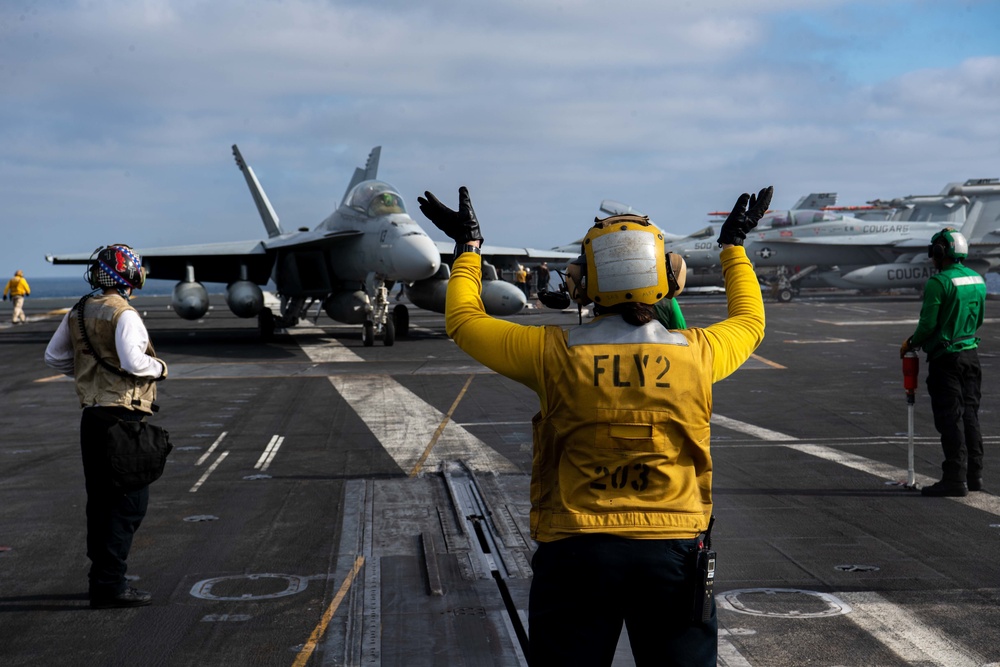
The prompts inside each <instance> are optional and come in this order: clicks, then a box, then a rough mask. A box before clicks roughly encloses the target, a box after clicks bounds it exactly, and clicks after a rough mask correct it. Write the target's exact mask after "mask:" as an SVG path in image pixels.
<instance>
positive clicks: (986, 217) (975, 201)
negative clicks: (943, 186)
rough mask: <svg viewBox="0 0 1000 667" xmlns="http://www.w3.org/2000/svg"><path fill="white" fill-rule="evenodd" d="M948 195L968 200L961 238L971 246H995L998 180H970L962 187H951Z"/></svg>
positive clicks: (999, 210) (999, 200)
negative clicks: (966, 240) (967, 209)
mask: <svg viewBox="0 0 1000 667" xmlns="http://www.w3.org/2000/svg"><path fill="white" fill-rule="evenodd" d="M948 194H949V195H950V196H953V197H955V196H964V197H968V198H969V211H968V213H967V214H966V217H965V224H963V225H962V227H961V228H960V229H959V231H960V232H962V236H964V237H965V238H966V239H968V241H969V243H970V244H973V245H981V244H986V245H990V246H995V245H996V242H997V237H996V235H997V232H998V231H1000V180H998V179H995V178H978V179H972V180H969V181H966V182H965V183H963V184H962V185H956V186H952V188H951V189H950V190H949V191H948ZM987 237H989V238H987ZM975 254H978V253H975Z"/></svg>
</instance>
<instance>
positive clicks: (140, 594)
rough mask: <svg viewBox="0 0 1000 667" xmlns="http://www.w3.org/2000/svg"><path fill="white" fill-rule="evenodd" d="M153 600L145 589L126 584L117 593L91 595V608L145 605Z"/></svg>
mask: <svg viewBox="0 0 1000 667" xmlns="http://www.w3.org/2000/svg"><path fill="white" fill-rule="evenodd" d="M152 601H153V596H152V594H150V593H147V592H146V591H140V590H138V589H135V588H132V587H131V586H128V587H126V588H125V590H124V591H122V592H121V593H119V594H117V595H91V596H90V608H91V609H113V608H116V607H145V606H146V605H147V604H150V603H151V602H152Z"/></svg>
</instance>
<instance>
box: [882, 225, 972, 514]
mask: <svg viewBox="0 0 1000 667" xmlns="http://www.w3.org/2000/svg"><path fill="white" fill-rule="evenodd" d="M927 254H928V256H930V257H931V258H932V259H933V260H934V267H935V268H936V269H938V271H939V272H940V273H937V274H936V275H934V276H931V278H930V279H929V280H928V281H927V285H926V286H925V287H924V302H923V306H922V307H921V309H920V321H919V322H918V324H917V330H916V331H915V332H913V335H912V336H910V337H909V338H907V339H906V340H905V341H903V345H902V347H901V348H900V356H902V355H904V354H906V353H907V352H909V351H910V350H912V349H915V348H923V350H924V351H925V352H926V353H927V364H928V373H927V393H929V394H930V397H931V409H932V410H933V411H934V427H935V428H936V429H937V430H938V433H940V434H941V447H942V449H943V450H944V463H943V464H941V469H942V476H941V481H939V482H937V483H935V484H932V485H931V486H928V487H925V488H924V489H923V490H922V491H921V493H922V494H923V495H925V496H965V495H968V493H969V491H970V490H971V491H979V490H981V489H982V488H983V436H982V433H981V432H980V430H979V400H980V396H981V384H982V369H981V368H980V365H979V355H978V353H977V352H976V348H977V347H979V338H977V337H976V331H977V330H978V329H979V327H980V326H981V325H982V323H983V313H984V305H985V301H986V282H985V281H984V280H983V277H982V276H981V275H979V274H978V273H976V272H975V271H973V270H972V269H970V268H968V267H966V266H964V265H963V264H962V260H963V259H965V258H966V257H967V256H968V254H969V242H968V241H967V240H966V239H965V237H964V236H963V235H962V234H960V233H959V232H957V231H955V230H953V229H951V228H946V229H943V230H941V231H940V232H938V233H937V234H935V235H934V236H933V237H932V238H931V245H930V246H928V249H927Z"/></svg>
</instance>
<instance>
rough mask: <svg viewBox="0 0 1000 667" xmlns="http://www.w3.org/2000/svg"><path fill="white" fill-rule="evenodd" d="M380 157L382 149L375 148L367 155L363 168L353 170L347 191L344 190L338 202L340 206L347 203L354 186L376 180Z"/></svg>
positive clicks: (379, 147)
mask: <svg viewBox="0 0 1000 667" xmlns="http://www.w3.org/2000/svg"><path fill="white" fill-rule="evenodd" d="M381 156H382V147H381V146H376V147H375V148H373V149H372V152H371V153H369V154H368V162H366V163H365V168H364V169H362V168H361V167H358V168H356V169H355V170H354V176H352V177H351V182H350V183H348V184H347V189H346V190H344V197H343V199H341V200H340V204H341V206H343V204H344V202H345V201H347V195H348V194H349V193H350V192H351V190H353V189H354V186H355V185H357V184H358V183H360V182H362V181H374V180H375V179H376V178H378V161H379V158H380V157H381Z"/></svg>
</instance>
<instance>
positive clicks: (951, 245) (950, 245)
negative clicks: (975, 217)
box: [927, 227, 969, 262]
mask: <svg viewBox="0 0 1000 667" xmlns="http://www.w3.org/2000/svg"><path fill="white" fill-rule="evenodd" d="M927 256H928V257H935V256H940V257H949V258H950V259H952V260H954V261H956V262H957V261H960V260H963V259H965V258H966V257H968V256H969V242H968V240H966V238H965V236H963V235H962V233H961V232H958V231H955V230H954V229H952V228H951V227H945V228H944V229H942V230H941V231H940V232H938V233H937V234H935V235H934V236H932V237H931V244H930V246H928V248H927Z"/></svg>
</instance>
